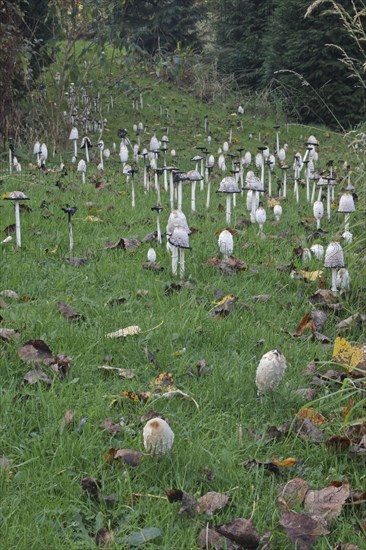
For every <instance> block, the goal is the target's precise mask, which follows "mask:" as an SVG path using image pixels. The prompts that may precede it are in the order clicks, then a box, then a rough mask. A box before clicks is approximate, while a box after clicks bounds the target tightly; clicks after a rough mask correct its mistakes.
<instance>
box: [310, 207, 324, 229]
mask: <svg viewBox="0 0 366 550" xmlns="http://www.w3.org/2000/svg"><path fill="white" fill-rule="evenodd" d="M313 214H314V218H315V219H316V228H317V229H320V220H321V219H322V217H323V216H324V205H323V203H322V201H315V202H314V205H313Z"/></svg>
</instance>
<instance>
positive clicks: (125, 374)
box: [98, 365, 136, 380]
mask: <svg viewBox="0 0 366 550" xmlns="http://www.w3.org/2000/svg"><path fill="white" fill-rule="evenodd" d="M98 369H102V370H108V371H113V372H115V373H116V374H118V376H121V377H122V378H127V379H128V380H130V379H131V378H134V376H135V375H136V373H135V371H134V370H131V369H121V368H119V367H110V366H109V365H102V366H101V367H98Z"/></svg>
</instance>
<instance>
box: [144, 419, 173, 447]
mask: <svg viewBox="0 0 366 550" xmlns="http://www.w3.org/2000/svg"><path fill="white" fill-rule="evenodd" d="M143 438H144V447H145V449H146V451H147V452H148V453H150V454H152V455H154V456H157V457H161V456H164V455H166V454H167V453H169V452H170V451H171V449H172V447H173V443H174V432H173V430H172V429H171V427H170V426H169V424H168V423H167V422H166V421H165V420H163V419H162V418H158V417H157V418H152V419H151V420H149V421H148V422H147V423H146V424H145V426H144V429H143Z"/></svg>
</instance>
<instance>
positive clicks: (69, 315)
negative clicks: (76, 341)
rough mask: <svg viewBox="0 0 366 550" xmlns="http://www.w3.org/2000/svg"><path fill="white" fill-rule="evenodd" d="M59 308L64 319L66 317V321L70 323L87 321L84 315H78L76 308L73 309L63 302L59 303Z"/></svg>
mask: <svg viewBox="0 0 366 550" xmlns="http://www.w3.org/2000/svg"><path fill="white" fill-rule="evenodd" d="M57 307H58V310H59V312H60V313H62V315H63V316H64V317H66V319H68V321H84V320H85V317H84V315H81V314H80V313H76V311H75V310H74V308H72V307H71V306H69V305H68V304H66V303H65V302H63V301H62V300H61V301H60V302H58V303H57Z"/></svg>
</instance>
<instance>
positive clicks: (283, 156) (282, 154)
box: [278, 147, 286, 162]
mask: <svg viewBox="0 0 366 550" xmlns="http://www.w3.org/2000/svg"><path fill="white" fill-rule="evenodd" d="M278 158H279V160H280V161H281V162H283V161H284V160H286V150H285V149H284V148H283V147H282V148H281V149H280V150H279V151H278Z"/></svg>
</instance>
